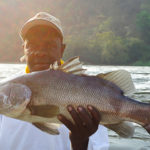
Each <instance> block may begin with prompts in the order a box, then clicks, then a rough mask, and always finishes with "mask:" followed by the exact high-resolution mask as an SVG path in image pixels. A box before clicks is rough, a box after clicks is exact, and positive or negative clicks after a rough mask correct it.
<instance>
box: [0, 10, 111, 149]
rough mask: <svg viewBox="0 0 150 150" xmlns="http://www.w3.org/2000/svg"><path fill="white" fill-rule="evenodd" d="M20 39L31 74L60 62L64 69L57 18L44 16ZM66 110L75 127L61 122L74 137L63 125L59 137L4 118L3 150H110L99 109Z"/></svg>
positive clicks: (28, 24)
mask: <svg viewBox="0 0 150 150" xmlns="http://www.w3.org/2000/svg"><path fill="white" fill-rule="evenodd" d="M20 35H21V38H22V40H23V48H24V54H25V55H24V56H23V57H22V59H25V61H26V63H27V68H26V72H27V73H30V72H34V71H40V70H45V69H48V68H49V66H50V64H53V63H54V62H55V61H56V60H57V61H58V63H59V65H61V63H62V61H61V58H62V56H63V52H64V50H65V44H63V32H62V28H61V25H60V21H59V20H58V19H57V18H55V17H54V16H51V15H49V14H48V13H45V12H40V13H38V14H36V15H35V16H34V17H33V18H31V19H30V20H28V21H27V22H26V23H25V24H24V26H23V28H22V29H21V33H20ZM66 109H67V110H68V111H69V113H70V115H71V116H72V118H73V120H74V122H75V123H72V122H71V121H70V120H68V119H67V118H66V117H65V116H63V115H62V114H60V115H58V119H59V120H60V121H61V122H62V123H63V124H64V125H65V126H66V127H67V128H68V129H69V130H70V134H69V130H68V129H67V128H66V127H65V126H64V125H62V126H61V127H60V128H59V131H60V135H55V136H54V135H49V134H47V133H44V132H42V131H40V130H39V129H37V128H36V127H34V126H33V125H31V124H29V123H26V122H23V121H19V120H15V119H11V118H8V117H5V116H1V125H0V127H1V128H0V131H1V132H0V149H4V150H27V149H28V150H41V149H42V150H49V149H50V150H69V149H71V147H72V149H73V150H87V149H88V150H97V149H98V150H107V149H108V145H109V144H108V135H107V129H106V128H105V127H103V126H99V122H100V115H99V112H98V111H97V110H96V108H94V107H92V106H88V107H87V108H84V107H82V106H78V108H77V110H75V108H74V107H73V106H72V105H69V106H68V107H67V108H66ZM89 114H90V115H89ZM97 129H98V130H97ZM96 131H97V132H96ZM95 132H96V133H95ZM94 133H95V134H94ZM92 134H94V135H92ZM7 139H8V141H7ZM69 140H70V142H71V143H69ZM70 146H71V147H70Z"/></svg>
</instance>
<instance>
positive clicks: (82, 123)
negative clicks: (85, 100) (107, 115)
mask: <svg viewBox="0 0 150 150" xmlns="http://www.w3.org/2000/svg"><path fill="white" fill-rule="evenodd" d="M67 109H68V111H69V113H70V115H71V116H72V118H73V120H74V122H75V124H74V123H72V122H71V121H70V120H68V119H67V118H66V117H65V116H63V115H59V116H58V119H59V120H60V121H61V122H62V123H63V124H64V125H65V126H66V127H67V128H68V129H69V130H70V131H71V132H70V140H71V144H72V148H73V150H87V146H88V140H89V137H90V136H91V135H92V134H93V133H95V132H96V130H97V129H98V125H99V122H100V114H99V111H98V110H97V109H96V108H94V107H92V106H88V107H87V109H88V111H87V110H86V109H85V108H84V107H82V106H78V108H77V111H76V110H75V109H74V107H73V106H71V105H69V106H68V107H67Z"/></svg>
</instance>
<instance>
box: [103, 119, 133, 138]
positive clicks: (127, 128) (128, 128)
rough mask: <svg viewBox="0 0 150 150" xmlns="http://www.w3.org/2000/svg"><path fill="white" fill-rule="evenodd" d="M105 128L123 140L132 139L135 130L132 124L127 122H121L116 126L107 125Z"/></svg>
mask: <svg viewBox="0 0 150 150" xmlns="http://www.w3.org/2000/svg"><path fill="white" fill-rule="evenodd" d="M105 126H106V127H107V128H109V129H111V130H113V131H115V132H116V133H117V134H118V135H120V136H121V137H124V138H130V137H132V136H133V134H134V130H135V126H134V125H133V123H132V122H128V121H123V122H121V123H118V124H107V125H105Z"/></svg>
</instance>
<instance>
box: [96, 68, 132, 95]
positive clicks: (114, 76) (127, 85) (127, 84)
mask: <svg viewBox="0 0 150 150" xmlns="http://www.w3.org/2000/svg"><path fill="white" fill-rule="evenodd" d="M97 76H98V77H100V78H103V79H105V80H108V81H111V82H113V83H114V84H116V85H117V86H118V87H119V88H120V89H121V90H123V92H124V94H127V95H128V94H131V93H133V92H135V87H134V84H133V81H132V78H131V75H130V73H129V72H128V71H126V70H117V71H112V72H109V73H106V74H98V75H97Z"/></svg>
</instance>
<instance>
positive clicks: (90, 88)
mask: <svg viewBox="0 0 150 150" xmlns="http://www.w3.org/2000/svg"><path fill="white" fill-rule="evenodd" d="M8 87H9V88H8ZM15 88H16V90H15ZM8 89H9V92H8ZM18 89H19V90H20V91H19V90H18ZM16 91H19V92H16ZM13 92H14V93H13ZM0 94H3V95H5V96H7V97H9V99H7V101H8V102H9V103H12V104H13V105H12V106H15V105H20V104H21V103H22V102H24V101H25V100H27V101H28V100H29V101H30V102H29V104H28V105H27V107H26V109H25V111H24V112H21V114H20V115H18V114H17V115H16V116H15V115H14V114H15V113H14V114H13V115H11V113H9V111H10V110H9V109H8V108H7V109H6V110H7V111H8V112H7V113H4V114H5V115H8V116H10V117H14V118H17V119H20V120H25V121H28V122H32V123H36V122H40V123H42V122H51V123H60V122H59V121H58V119H57V115H56V113H55V108H56V109H57V108H58V109H57V113H61V114H64V115H65V116H66V117H68V118H70V119H71V117H70V115H69V113H68V111H67V109H66V106H67V105H69V104H71V105H73V106H74V107H77V106H79V105H82V106H84V107H87V105H92V106H95V107H96V108H97V109H98V110H99V112H100V114H101V122H100V123H101V124H103V125H105V126H106V127H108V128H110V129H113V130H115V129H114V128H113V125H119V124H121V123H122V122H124V121H131V122H136V123H138V124H140V125H142V126H144V125H148V124H150V105H149V104H147V103H141V102H138V101H136V100H132V99H130V98H128V97H126V96H124V94H123V91H122V90H121V89H120V88H119V87H118V86H117V85H115V84H114V83H112V82H110V81H107V80H105V79H103V78H99V77H96V76H84V75H83V76H78V75H73V74H68V73H64V72H62V71H59V70H46V71H39V72H33V73H30V74H26V75H23V76H19V77H17V78H14V79H11V80H9V81H7V82H3V83H1V85H0ZM22 95H23V96H22ZM13 96H14V97H13ZM2 99H4V98H3V97H2V96H1V98H0V101H1V102H0V103H1V104H0V113H3V112H6V110H5V111H3V110H4V109H5V107H4V105H3V106H2V104H3V102H4V100H3V102H2ZM51 106H52V107H51ZM3 108H4V109H3ZM38 108H39V109H40V110H38ZM41 108H43V110H42V109H41ZM50 108H52V109H53V110H52V112H51V109H50ZM12 109H13V107H12ZM42 111H44V112H43V113H42ZM10 112H11V111H10ZM51 113H52V114H51Z"/></svg>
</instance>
